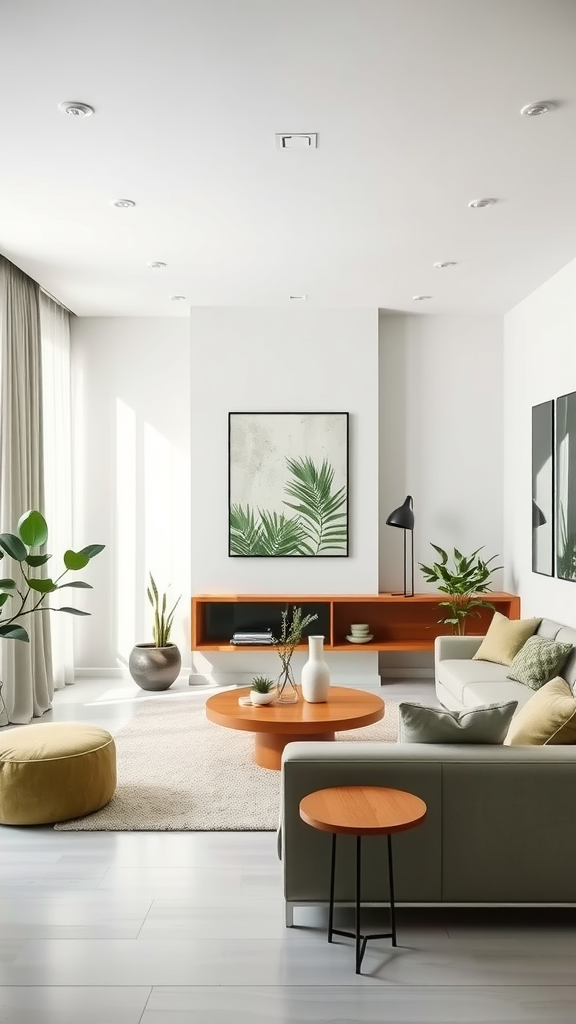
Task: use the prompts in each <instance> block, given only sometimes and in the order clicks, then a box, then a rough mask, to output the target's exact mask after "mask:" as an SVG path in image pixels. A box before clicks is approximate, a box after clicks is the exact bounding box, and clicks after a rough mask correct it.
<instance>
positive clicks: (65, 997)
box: [0, 985, 150, 1024]
mask: <svg viewBox="0 0 576 1024" xmlns="http://www.w3.org/2000/svg"><path fill="white" fill-rule="evenodd" d="M149 995H150V989H149V988H148V987H146V986H143V987H141V988H128V987H122V988H104V987H102V988H84V987H81V986H80V987H79V986H74V987H69V988H62V987H60V988H59V987H58V986H52V985H51V986H49V987H42V986H37V987H30V988H0V1021H1V1022H2V1024H139V1021H140V1019H141V1016H142V1011H143V1010H144V1007H145V1006H146V1002H147V1000H148V997H149Z"/></svg>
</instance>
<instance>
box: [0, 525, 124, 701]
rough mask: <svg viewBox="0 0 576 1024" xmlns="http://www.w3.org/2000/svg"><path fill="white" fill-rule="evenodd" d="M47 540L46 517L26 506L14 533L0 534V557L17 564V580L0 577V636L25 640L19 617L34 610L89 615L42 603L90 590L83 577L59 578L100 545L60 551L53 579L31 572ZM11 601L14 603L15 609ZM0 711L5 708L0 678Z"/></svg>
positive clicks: (77, 567)
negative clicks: (64, 593)
mask: <svg viewBox="0 0 576 1024" xmlns="http://www.w3.org/2000/svg"><path fill="white" fill-rule="evenodd" d="M47 541H48V526H47V523H46V520H45V519H44V516H43V515H42V514H41V513H40V512H38V511H36V509H30V510H29V511H28V512H24V514H23V515H21V516H20V519H19V520H18V524H17V527H16V533H0V559H3V558H5V557H6V556H8V558H11V559H12V560H13V561H14V562H16V565H17V567H18V572H17V574H16V575H17V579H14V578H13V577H5V578H4V579H0V638H4V639H5V640H22V641H23V642H24V643H28V642H29V640H30V637H29V635H28V631H27V629H25V627H24V626H23V625H22V620H23V619H26V617H27V616H28V615H34V614H35V613H36V612H42V611H52V612H65V613H67V614H68V615H89V614H90V612H84V611H81V610H80V609H79V608H71V607H70V606H69V605H62V606H61V607H59V608H55V607H54V606H52V605H50V606H49V605H47V604H45V603H44V602H45V601H46V600H47V598H48V597H49V596H50V595H51V594H56V593H57V592H58V591H60V590H64V589H65V588H66V587H74V588H76V589H79V590H91V589H92V586H91V584H90V583H84V582H83V580H66V582H62V581H63V580H64V577H65V576H66V575H67V574H68V573H69V572H78V571H80V570H81V569H84V568H85V567H86V566H87V565H88V563H89V562H90V560H91V559H92V558H95V556H96V555H98V554H100V552H101V551H103V550H104V544H88V545H87V546H86V547H84V548H82V549H81V550H80V551H73V550H72V549H71V548H69V549H68V550H67V551H65V552H64V556H63V562H64V568H63V570H62V572H61V573H59V575H57V576H56V577H55V578H54V579H53V578H52V577H49V576H48V577H47V576H40V577H38V576H35V575H34V570H37V569H40V568H41V567H42V566H43V565H46V563H47V562H48V561H49V560H50V559H51V558H52V555H49V554H46V553H45V552H44V553H42V554H40V553H39V549H40V548H42V547H44V545H45V544H46V543H47ZM34 550H36V551H37V553H36V554H33V553H32V552H33V551H34ZM14 602H15V603H16V605H17V607H16V608H15V606H14ZM0 710H1V711H4V710H5V708H4V701H3V699H2V682H1V681H0Z"/></svg>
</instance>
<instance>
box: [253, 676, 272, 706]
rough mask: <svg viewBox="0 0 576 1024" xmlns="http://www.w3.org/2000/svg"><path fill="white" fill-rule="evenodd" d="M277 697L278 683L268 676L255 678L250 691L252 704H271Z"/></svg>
mask: <svg viewBox="0 0 576 1024" xmlns="http://www.w3.org/2000/svg"><path fill="white" fill-rule="evenodd" d="M275 696H276V683H275V682H274V680H273V679H268V678H267V677H266V676H255V677H254V679H253V680H252V688H251V690H250V701H251V703H252V704H260V705H261V704H271V703H272V701H273V700H274V697H275Z"/></svg>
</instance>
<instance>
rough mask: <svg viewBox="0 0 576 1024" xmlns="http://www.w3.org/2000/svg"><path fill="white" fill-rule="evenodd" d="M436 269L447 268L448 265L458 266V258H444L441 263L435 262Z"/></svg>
mask: <svg viewBox="0 0 576 1024" xmlns="http://www.w3.org/2000/svg"><path fill="white" fill-rule="evenodd" d="M434 266H435V267H436V270H445V269H446V267H456V266H457V263H456V260H443V261H442V262H441V263H435V264H434Z"/></svg>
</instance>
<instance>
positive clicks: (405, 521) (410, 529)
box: [386, 494, 414, 597]
mask: <svg viewBox="0 0 576 1024" xmlns="http://www.w3.org/2000/svg"><path fill="white" fill-rule="evenodd" d="M386 526H398V527H399V528H400V529H401V530H404V597H414V510H413V502H412V495H411V494H408V495H407V496H406V499H405V500H404V501H403V503H402V504H401V505H400V507H399V508H395V509H394V511H393V512H391V513H390V515H389V516H388V519H387V520H386ZM407 533H409V534H410V591H409V592H408V590H407V588H406V579H407V573H406V534H407Z"/></svg>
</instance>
